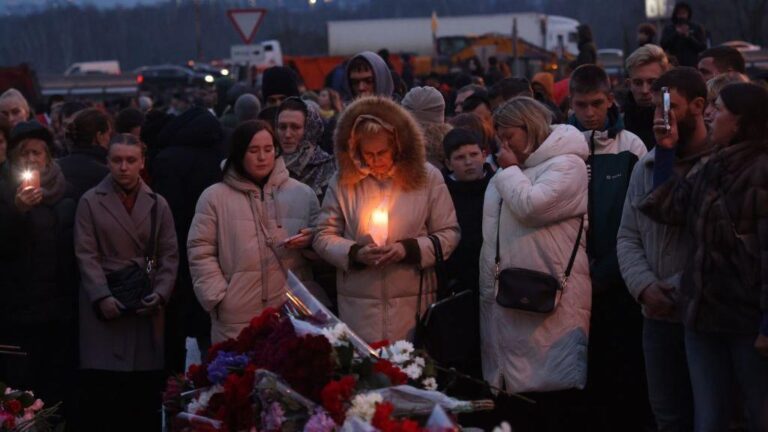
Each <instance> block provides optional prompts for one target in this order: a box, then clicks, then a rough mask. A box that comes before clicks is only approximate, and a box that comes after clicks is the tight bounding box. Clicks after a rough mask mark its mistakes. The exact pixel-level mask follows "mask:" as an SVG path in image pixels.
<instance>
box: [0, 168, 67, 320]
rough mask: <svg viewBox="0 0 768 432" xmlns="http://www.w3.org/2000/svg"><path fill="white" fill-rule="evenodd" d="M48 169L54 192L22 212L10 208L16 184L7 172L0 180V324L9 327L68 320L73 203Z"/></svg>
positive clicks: (57, 179)
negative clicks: (53, 181)
mask: <svg viewBox="0 0 768 432" xmlns="http://www.w3.org/2000/svg"><path fill="white" fill-rule="evenodd" d="M53 167H54V168H49V169H54V170H55V171H56V172H57V173H58V175H57V176H55V183H58V185H57V186H56V188H57V192H55V193H54V194H53V196H52V197H51V198H50V199H48V198H44V200H43V203H41V204H40V205H38V206H36V207H34V208H32V209H31V210H29V211H28V212H26V213H20V212H19V211H18V210H17V209H16V206H15V205H14V199H15V195H16V189H17V188H18V185H19V184H18V181H17V180H16V179H15V178H14V176H13V175H12V174H11V172H10V170H7V171H6V172H5V173H4V175H3V176H2V178H1V179H0V299H1V300H0V323H5V325H9V326H10V328H13V327H14V326H17V325H28V324H29V325H37V324H43V323H52V322H61V323H64V322H69V321H70V320H72V319H73V317H74V313H75V305H76V295H77V276H76V275H77V272H76V269H77V264H76V261H75V253H74V245H73V236H74V234H73V227H74V217H75V206H76V203H75V202H74V201H73V200H72V199H69V198H65V197H63V192H64V189H65V186H64V184H63V183H64V182H65V180H64V177H63V176H62V175H61V173H60V171H59V168H58V167H57V166H55V165H53ZM43 188H44V192H43V193H44V197H45V196H46V194H47V192H46V191H45V184H43ZM5 325H0V327H5Z"/></svg>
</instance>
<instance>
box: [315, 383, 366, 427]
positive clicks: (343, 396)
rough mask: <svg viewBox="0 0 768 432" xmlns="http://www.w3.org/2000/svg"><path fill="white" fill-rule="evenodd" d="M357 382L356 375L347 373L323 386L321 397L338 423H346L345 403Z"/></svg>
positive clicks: (325, 406)
mask: <svg viewBox="0 0 768 432" xmlns="http://www.w3.org/2000/svg"><path fill="white" fill-rule="evenodd" d="M356 384H357V382H356V380H355V377H354V376H352V375H346V376H344V377H342V378H341V379H340V380H338V381H331V382H329V383H328V384H326V386H325V387H324V388H323V391H322V392H321V394H320V398H321V399H322V401H323V408H325V410H326V411H328V414H330V415H331V418H333V420H334V421H335V422H336V424H342V423H344V417H345V409H344V405H345V404H347V403H348V402H349V399H350V398H351V397H352V393H353V392H354V391H355V385H356Z"/></svg>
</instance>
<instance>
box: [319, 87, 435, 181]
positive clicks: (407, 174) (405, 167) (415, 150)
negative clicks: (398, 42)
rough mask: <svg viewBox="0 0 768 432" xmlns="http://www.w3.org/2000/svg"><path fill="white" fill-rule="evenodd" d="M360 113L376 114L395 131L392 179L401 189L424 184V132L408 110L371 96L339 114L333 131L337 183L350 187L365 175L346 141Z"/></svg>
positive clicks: (425, 170) (355, 152)
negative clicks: (396, 150)
mask: <svg viewBox="0 0 768 432" xmlns="http://www.w3.org/2000/svg"><path fill="white" fill-rule="evenodd" d="M363 114H369V115H373V116H376V117H378V118H380V119H382V120H384V121H386V122H387V123H389V124H391V125H392V126H394V127H395V129H396V130H397V137H398V147H399V151H398V152H397V155H396V157H395V167H394V172H393V180H394V182H395V184H396V185H398V186H399V187H400V188H402V189H403V190H406V191H409V190H414V189H419V188H421V187H423V186H424V185H426V183H427V169H426V165H425V164H426V156H425V141H424V135H423V133H422V132H421V128H419V126H418V124H417V123H416V121H415V120H414V119H413V117H412V116H411V114H410V113H408V111H406V110H405V108H403V107H401V106H400V105H398V104H397V103H395V102H393V101H392V100H391V99H388V98H384V97H380V96H371V97H365V98H361V99H358V100H356V101H355V102H353V103H352V104H351V105H350V106H349V107H347V109H346V110H344V112H343V113H342V115H341V117H340V118H339V122H338V124H337V126H336V131H335V133H334V146H335V154H336V160H337V162H338V166H339V184H340V185H343V186H353V185H355V184H356V183H357V182H359V181H360V180H362V179H363V178H365V177H366V176H367V174H366V173H365V172H363V171H361V169H360V164H359V155H358V154H357V149H355V148H353V147H352V145H351V143H350V142H349V141H350V140H349V138H350V136H351V134H352V125H353V124H354V123H355V119H357V117H358V116H360V115H363Z"/></svg>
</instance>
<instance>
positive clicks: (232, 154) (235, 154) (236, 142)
mask: <svg viewBox="0 0 768 432" xmlns="http://www.w3.org/2000/svg"><path fill="white" fill-rule="evenodd" d="M261 131H267V133H269V135H270V136H271V137H272V144H273V145H274V146H275V157H278V156H280V153H281V149H280V144H279V143H278V142H277V137H276V136H275V131H274V130H273V129H272V126H270V125H269V123H267V122H265V121H263V120H249V121H245V122H242V123H240V124H239V125H238V126H237V127H236V128H235V130H234V131H233V132H232V138H231V141H230V146H229V157H228V158H227V163H226V164H225V165H224V171H228V170H229V169H230V168H233V169H234V170H235V172H236V173H237V174H238V175H240V176H241V177H245V178H249V176H248V173H246V172H245V167H244V166H243V159H245V152H246V151H248V145H249V144H250V143H251V140H252V139H253V136H254V135H256V134H257V133H259V132H261Z"/></svg>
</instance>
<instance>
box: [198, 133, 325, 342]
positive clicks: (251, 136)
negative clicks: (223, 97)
mask: <svg viewBox="0 0 768 432" xmlns="http://www.w3.org/2000/svg"><path fill="white" fill-rule="evenodd" d="M318 210H319V204H318V202H317V197H316V196H315V193H314V191H313V190H312V189H311V188H310V187H309V186H307V185H305V184H303V183H300V182H299V181H297V180H295V179H292V178H290V176H289V174H288V170H287V169H286V167H285V162H284V161H283V158H282V157H281V156H280V146H279V145H278V143H277V138H276V137H275V135H274V133H273V132H272V128H271V127H270V126H269V125H268V124H267V123H265V122H263V121H260V120H251V121H247V122H244V123H242V124H240V125H239V126H238V127H237V128H236V129H235V130H234V132H233V133H232V145H231V151H230V155H229V158H228V159H227V162H226V165H225V167H224V181H222V182H220V183H216V184H215V185H213V186H211V187H209V188H208V189H206V190H205V192H203V194H202V195H201V196H200V200H199V201H198V202H197V208H196V209H195V217H194V219H193V220H192V226H191V228H190V230H189V237H188V238H187V254H188V256H189V267H190V273H191V274H192V282H193V284H194V289H195V294H196V295H197V299H198V300H199V301H200V304H201V305H202V306H203V309H205V310H206V311H207V312H209V313H210V314H211V340H212V342H213V343H217V342H221V341H223V340H226V339H228V338H234V337H237V335H238V334H240V331H241V330H242V329H243V328H245V327H247V326H248V324H249V323H250V321H251V319H252V318H253V317H254V316H257V315H258V314H259V313H261V311H262V310H263V309H265V308H267V307H280V305H282V304H283V302H284V301H285V296H284V294H285V279H286V275H285V271H286V270H291V271H293V272H294V273H295V274H296V276H297V277H299V278H300V279H302V280H310V279H311V271H310V269H309V267H308V265H307V262H306V260H305V259H304V257H303V255H302V252H303V250H304V249H306V248H308V247H309V246H310V245H311V244H312V237H313V235H314V234H313V227H314V225H315V219H316V217H317V212H318Z"/></svg>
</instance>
